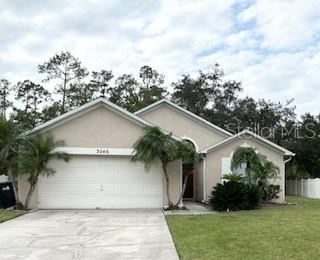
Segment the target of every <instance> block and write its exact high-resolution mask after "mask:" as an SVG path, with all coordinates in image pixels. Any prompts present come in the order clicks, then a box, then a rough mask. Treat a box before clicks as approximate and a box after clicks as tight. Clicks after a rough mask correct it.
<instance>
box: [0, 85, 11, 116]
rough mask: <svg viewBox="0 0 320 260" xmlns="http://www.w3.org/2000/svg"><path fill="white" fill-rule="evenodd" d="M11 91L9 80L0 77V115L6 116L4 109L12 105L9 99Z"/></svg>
mask: <svg viewBox="0 0 320 260" xmlns="http://www.w3.org/2000/svg"><path fill="white" fill-rule="evenodd" d="M10 91H11V87H10V82H9V81H8V80H7V79H0V115H1V116H3V117H6V111H7V109H8V108H10V107H11V106H12V102H10V100H9V94H10Z"/></svg>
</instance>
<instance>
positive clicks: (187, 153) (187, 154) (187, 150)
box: [175, 141, 202, 207]
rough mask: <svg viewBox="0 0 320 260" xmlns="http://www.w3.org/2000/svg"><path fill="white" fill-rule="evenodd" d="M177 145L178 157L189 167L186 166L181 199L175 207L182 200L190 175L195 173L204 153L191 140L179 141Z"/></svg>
mask: <svg viewBox="0 0 320 260" xmlns="http://www.w3.org/2000/svg"><path fill="white" fill-rule="evenodd" d="M177 145H178V152H179V155H178V157H180V158H181V159H182V162H183V163H184V164H185V165H186V166H187V167H185V169H186V174H185V176H184V179H183V184H182V191H181V193H180V197H179V200H178V202H177V204H176V205H175V207H178V206H179V205H180V203H181V202H182V200H183V195H184V193H185V191H186V187H187V183H188V179H189V176H190V175H192V174H194V173H195V167H196V165H197V164H198V163H199V161H200V160H201V159H202V155H201V154H199V153H198V152H197V151H196V149H195V147H194V145H193V144H192V143H190V142H189V141H177Z"/></svg>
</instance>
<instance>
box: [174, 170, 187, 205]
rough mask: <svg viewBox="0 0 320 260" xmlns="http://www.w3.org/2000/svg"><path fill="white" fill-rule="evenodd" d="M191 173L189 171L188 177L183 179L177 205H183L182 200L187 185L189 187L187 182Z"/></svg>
mask: <svg viewBox="0 0 320 260" xmlns="http://www.w3.org/2000/svg"><path fill="white" fill-rule="evenodd" d="M190 175H191V173H187V175H186V177H185V178H184V180H183V185H182V191H181V193H180V197H179V200H178V202H177V204H176V205H175V206H176V207H179V205H181V202H182V200H183V195H184V192H185V191H186V187H187V183H188V179H189V176H190Z"/></svg>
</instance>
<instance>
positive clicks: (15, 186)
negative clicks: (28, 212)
mask: <svg viewBox="0 0 320 260" xmlns="http://www.w3.org/2000/svg"><path fill="white" fill-rule="evenodd" d="M8 177H10V179H11V180H12V187H13V193H14V197H15V200H16V206H17V208H18V209H22V208H23V204H22V203H21V201H20V199H19V190H18V181H17V179H16V177H15V176H13V174H12V171H11V169H10V166H9V169H8Z"/></svg>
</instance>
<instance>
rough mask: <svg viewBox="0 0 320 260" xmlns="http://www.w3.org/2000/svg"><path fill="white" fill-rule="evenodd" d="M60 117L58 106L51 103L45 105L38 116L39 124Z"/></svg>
mask: <svg viewBox="0 0 320 260" xmlns="http://www.w3.org/2000/svg"><path fill="white" fill-rule="evenodd" d="M59 115H60V104H59V102H58V101H55V102H53V103H52V104H48V105H46V106H45V107H44V108H43V109H42V111H41V114H40V119H41V122H42V123H44V122H47V121H49V120H51V119H53V118H56V117H57V116H59Z"/></svg>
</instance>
